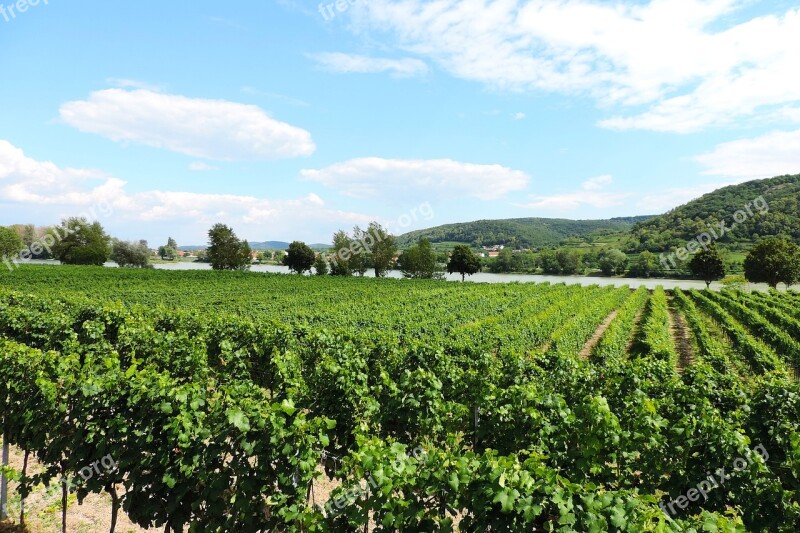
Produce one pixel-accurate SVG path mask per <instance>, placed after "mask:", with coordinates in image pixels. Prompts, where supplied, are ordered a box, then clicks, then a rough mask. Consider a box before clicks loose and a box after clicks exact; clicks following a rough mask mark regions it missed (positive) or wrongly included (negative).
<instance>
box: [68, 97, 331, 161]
mask: <svg viewBox="0 0 800 533" xmlns="http://www.w3.org/2000/svg"><path fill="white" fill-rule="evenodd" d="M60 113H61V118H62V119H63V120H64V121H65V122H66V123H67V124H69V125H71V126H73V127H75V128H78V129H79V130H81V131H83V132H88V133H96V134H99V135H102V136H104V137H107V138H109V139H112V140H114V141H117V142H134V143H139V144H144V145H147V146H152V147H155V148H164V149H167V150H171V151H173V152H178V153H181V154H186V155H189V156H192V157H200V158H204V159H215V160H225V161H228V160H242V159H259V160H261V159H277V158H289V157H298V156H307V155H310V154H312V153H313V152H314V150H315V148H316V147H315V146H314V143H313V141H312V140H311V134H310V133H309V132H307V131H306V130H303V129H301V128H297V127H295V126H291V125H289V124H286V123H285V122H280V121H278V120H275V119H273V118H271V117H270V116H269V115H267V113H266V112H264V111H263V110H262V109H261V108H259V107H257V106H252V105H244V104H239V103H235V102H228V101H225V100H203V99H196V98H187V97H185V96H178V95H170V94H163V93H159V92H154V91H150V90H145V89H139V90H134V91H126V90H123V89H107V90H104V91H97V92H94V93H92V94H91V95H90V97H89V99H88V100H82V101H75V102H68V103H65V104H63V105H62V106H61V110H60Z"/></svg>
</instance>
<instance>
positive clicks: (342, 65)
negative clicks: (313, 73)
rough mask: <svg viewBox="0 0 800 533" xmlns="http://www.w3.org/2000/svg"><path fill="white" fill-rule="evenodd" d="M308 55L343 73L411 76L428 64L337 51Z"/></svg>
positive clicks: (417, 73) (404, 59) (416, 74)
mask: <svg viewBox="0 0 800 533" xmlns="http://www.w3.org/2000/svg"><path fill="white" fill-rule="evenodd" d="M310 57H311V58H313V59H314V60H316V61H317V62H318V63H319V64H320V65H322V66H323V67H324V68H325V69H327V70H330V71H332V72H341V73H345V74H373V73H380V72H388V73H390V74H392V75H394V76H397V77H411V76H419V75H422V74H425V73H427V72H428V65H426V64H425V62H424V61H420V60H419V59H413V58H403V59H389V58H382V57H369V56H362V55H353V54H343V53H339V52H326V53H321V54H312V55H311V56H310Z"/></svg>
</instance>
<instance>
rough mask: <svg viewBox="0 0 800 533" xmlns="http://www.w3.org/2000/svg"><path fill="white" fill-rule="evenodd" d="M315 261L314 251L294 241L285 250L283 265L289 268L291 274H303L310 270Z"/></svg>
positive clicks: (302, 243) (304, 244)
mask: <svg viewBox="0 0 800 533" xmlns="http://www.w3.org/2000/svg"><path fill="white" fill-rule="evenodd" d="M315 259H316V257H315V254H314V250H312V249H311V248H309V247H308V245H307V244H306V243H304V242H300V241H294V242H293V243H292V244H290V245H289V249H288V250H286V257H284V258H283V264H284V265H286V266H288V267H289V270H291V271H292V272H297V273H298V274H303V273H304V272H306V271H309V270H311V267H312V266H313V265H314V260H315Z"/></svg>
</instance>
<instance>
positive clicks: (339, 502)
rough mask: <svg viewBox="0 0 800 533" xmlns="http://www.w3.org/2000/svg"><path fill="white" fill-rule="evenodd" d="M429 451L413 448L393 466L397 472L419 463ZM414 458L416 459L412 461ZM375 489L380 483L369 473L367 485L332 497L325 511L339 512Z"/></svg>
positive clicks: (331, 514)
mask: <svg viewBox="0 0 800 533" xmlns="http://www.w3.org/2000/svg"><path fill="white" fill-rule="evenodd" d="M427 455H428V454H427V452H426V451H425V450H424V449H423V448H422V447H421V446H417V447H416V448H414V449H413V450H411V453H410V454H407V453H406V454H403V455H402V456H401V457H399V458H398V459H395V461H394V463H393V464H392V468H394V470H395V472H398V473H400V472H402V471H403V469H404V468H406V467H407V466H408V465H411V464H419V463H421V462H422V461H424V460H425V458H426V457H427ZM412 458H413V459H414V461H412ZM373 490H379V486H378V483H377V482H376V481H375V478H374V477H373V475H372V474H369V477H367V479H366V486H364V487H362V486H360V485H355V486H353V487H351V488H349V489H348V490H347V491H345V492H344V493H343V494H340V495H339V496H337V497H336V498H331V500H330V501H329V502H328V504H327V505H326V506H325V511H326V514H327V516H333V515H335V514H338V513H339V512H340V511H341V510H342V509H344V508H345V507H347V506H348V505H349V504H351V503H353V502H354V501H356V500H358V499H359V498H361V497H364V496H367V495H368V494H369V493H371V492H372V491H373Z"/></svg>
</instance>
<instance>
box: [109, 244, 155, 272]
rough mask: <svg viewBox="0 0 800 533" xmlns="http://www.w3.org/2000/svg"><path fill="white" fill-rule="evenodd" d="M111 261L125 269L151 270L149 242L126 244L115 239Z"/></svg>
mask: <svg viewBox="0 0 800 533" xmlns="http://www.w3.org/2000/svg"><path fill="white" fill-rule="evenodd" d="M111 260H112V261H114V262H115V263H116V264H118V265H119V266H121V267H123V268H124V267H133V268H149V267H150V248H149V247H148V246H147V241H139V242H126V241H120V240H117V239H114V242H113V244H112V245H111Z"/></svg>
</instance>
